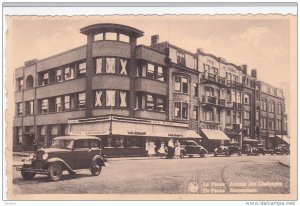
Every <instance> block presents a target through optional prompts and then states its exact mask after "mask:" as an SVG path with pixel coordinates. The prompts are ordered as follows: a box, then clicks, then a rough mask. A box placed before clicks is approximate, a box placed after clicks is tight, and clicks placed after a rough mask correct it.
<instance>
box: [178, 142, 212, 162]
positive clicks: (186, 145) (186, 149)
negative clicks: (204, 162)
mask: <svg viewBox="0 0 300 206" xmlns="http://www.w3.org/2000/svg"><path fill="white" fill-rule="evenodd" d="M180 149H181V151H180V156H181V158H183V157H184V156H189V157H193V156H194V155H200V157H205V154H207V153H208V151H207V149H205V148H204V147H202V146H201V145H199V144H198V143H197V142H195V141H193V140H185V141H182V142H181V143H180Z"/></svg>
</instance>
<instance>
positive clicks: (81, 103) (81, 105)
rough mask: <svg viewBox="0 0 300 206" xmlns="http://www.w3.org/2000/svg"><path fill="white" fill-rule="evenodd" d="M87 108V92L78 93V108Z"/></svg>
mask: <svg viewBox="0 0 300 206" xmlns="http://www.w3.org/2000/svg"><path fill="white" fill-rule="evenodd" d="M84 108H85V93H79V94H78V109H84Z"/></svg>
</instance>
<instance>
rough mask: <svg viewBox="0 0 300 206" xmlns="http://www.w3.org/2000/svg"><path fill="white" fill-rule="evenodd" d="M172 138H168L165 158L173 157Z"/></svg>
mask: <svg viewBox="0 0 300 206" xmlns="http://www.w3.org/2000/svg"><path fill="white" fill-rule="evenodd" d="M174 147H175V146H174V140H173V139H170V140H169V142H168V156H167V158H168V159H173V157H174Z"/></svg>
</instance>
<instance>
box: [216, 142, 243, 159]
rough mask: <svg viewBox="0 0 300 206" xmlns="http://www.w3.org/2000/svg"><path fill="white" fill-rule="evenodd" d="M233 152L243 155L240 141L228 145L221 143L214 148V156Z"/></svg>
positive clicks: (228, 154)
mask: <svg viewBox="0 0 300 206" xmlns="http://www.w3.org/2000/svg"><path fill="white" fill-rule="evenodd" d="M233 154H237V155H239V156H240V155H242V149H241V147H240V146H239V144H238V143H229V144H228V145H227V146H225V145H221V146H219V147H218V148H216V149H215V150H214V156H215V157H217V156H219V155H225V156H230V155H233Z"/></svg>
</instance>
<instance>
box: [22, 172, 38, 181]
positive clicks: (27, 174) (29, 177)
mask: <svg viewBox="0 0 300 206" xmlns="http://www.w3.org/2000/svg"><path fill="white" fill-rule="evenodd" d="M21 175H22V177H23V178H24V180H32V179H33V178H34V176H35V175H36V173H33V172H24V171H21Z"/></svg>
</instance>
